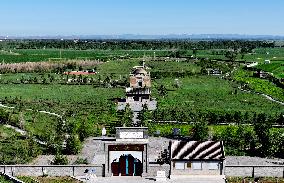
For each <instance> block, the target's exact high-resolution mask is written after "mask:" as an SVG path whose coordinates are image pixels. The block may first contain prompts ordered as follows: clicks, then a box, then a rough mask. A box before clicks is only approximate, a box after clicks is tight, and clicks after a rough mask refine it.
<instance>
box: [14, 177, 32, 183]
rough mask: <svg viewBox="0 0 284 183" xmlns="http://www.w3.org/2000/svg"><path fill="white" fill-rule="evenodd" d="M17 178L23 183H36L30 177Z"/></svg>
mask: <svg viewBox="0 0 284 183" xmlns="http://www.w3.org/2000/svg"><path fill="white" fill-rule="evenodd" d="M17 178H18V179H20V180H22V181H24V182H25V183H37V181H36V180H35V179H33V178H32V177H26V176H17Z"/></svg>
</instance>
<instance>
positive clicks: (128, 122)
mask: <svg viewBox="0 0 284 183" xmlns="http://www.w3.org/2000/svg"><path fill="white" fill-rule="evenodd" d="M120 113H121V114H120V121H121V123H122V125H123V126H125V127H132V126H133V120H132V119H133V111H132V110H131V109H130V107H129V104H127V105H126V107H125V109H124V110H123V111H121V112H120Z"/></svg>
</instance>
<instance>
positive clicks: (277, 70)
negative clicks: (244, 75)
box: [257, 60, 284, 78]
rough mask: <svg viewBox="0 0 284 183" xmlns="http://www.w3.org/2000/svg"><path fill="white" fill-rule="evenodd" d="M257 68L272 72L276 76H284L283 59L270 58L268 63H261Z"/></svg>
mask: <svg viewBox="0 0 284 183" xmlns="http://www.w3.org/2000/svg"><path fill="white" fill-rule="evenodd" d="M257 68H258V69H261V70H263V71H266V72H270V73H273V75H274V76H275V77H277V78H284V61H278V60H272V61H271V63H270V64H261V65H259V66H257Z"/></svg>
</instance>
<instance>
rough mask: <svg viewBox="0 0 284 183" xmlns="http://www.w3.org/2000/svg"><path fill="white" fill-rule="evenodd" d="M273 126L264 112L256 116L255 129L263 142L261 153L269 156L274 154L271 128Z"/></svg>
mask: <svg viewBox="0 0 284 183" xmlns="http://www.w3.org/2000/svg"><path fill="white" fill-rule="evenodd" d="M271 128H272V124H271V122H270V121H269V120H268V119H267V116H266V115H265V114H263V113H261V114H259V115H257V116H256V117H255V122H254V130H255V133H256V135H257V137H258V140H259V143H260V144H261V148H260V155H262V156H264V157H267V156H271V155H273V154H272V152H271V151H270V150H271V149H270V147H271V144H270V129H271Z"/></svg>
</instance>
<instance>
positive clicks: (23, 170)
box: [0, 164, 105, 177]
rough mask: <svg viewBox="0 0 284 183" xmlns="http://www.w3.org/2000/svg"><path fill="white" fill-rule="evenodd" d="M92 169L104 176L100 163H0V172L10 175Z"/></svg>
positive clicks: (76, 172)
mask: <svg viewBox="0 0 284 183" xmlns="http://www.w3.org/2000/svg"><path fill="white" fill-rule="evenodd" d="M87 170H92V172H94V173H95V174H96V175H97V176H99V177H104V176H105V164H102V165H0V172H3V173H4V174H7V175H12V176H45V175H48V176H82V175H85V174H86V173H87Z"/></svg>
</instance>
